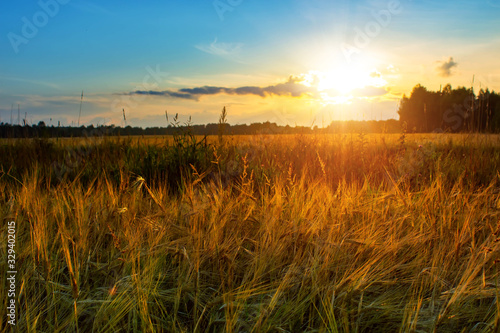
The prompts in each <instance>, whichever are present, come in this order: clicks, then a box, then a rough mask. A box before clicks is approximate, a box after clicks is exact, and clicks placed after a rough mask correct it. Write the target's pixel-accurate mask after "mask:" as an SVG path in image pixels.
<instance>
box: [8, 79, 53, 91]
mask: <svg viewBox="0 0 500 333" xmlns="http://www.w3.org/2000/svg"><path fill="white" fill-rule="evenodd" d="M0 79H1V80H9V81H17V82H23V83H30V84H34V85H37V86H44V87H49V88H52V89H57V90H60V89H61V87H60V86H59V85H57V84H55V83H52V82H48V81H38V80H30V79H23V78H19V77H7V76H1V77H0Z"/></svg>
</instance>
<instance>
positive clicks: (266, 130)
mask: <svg viewBox="0 0 500 333" xmlns="http://www.w3.org/2000/svg"><path fill="white" fill-rule="evenodd" d="M400 128H401V126H400V125H399V122H398V121H397V120H395V119H389V120H384V121H375V120H371V121H354V120H353V121H334V122H332V123H330V125H328V126H327V127H325V128H320V127H318V126H314V127H310V126H293V127H292V126H289V125H286V126H281V125H278V124H276V123H271V122H264V123H253V124H250V125H247V124H241V125H230V124H227V123H226V124H223V130H224V134H228V135H256V134H315V133H316V134H320V133H398V132H400ZM220 130H221V124H220V123H212V124H204V125H194V124H181V125H178V126H172V125H169V126H168V127H148V128H142V127H131V126H126V127H119V126H118V127H117V126H114V125H109V126H97V127H94V126H93V125H89V126H80V127H71V126H46V125H45V123H44V122H42V121H41V122H39V123H38V124H37V125H25V126H21V125H10V124H8V123H0V138H57V137H61V138H64V137H101V136H141V135H175V134H179V133H181V132H184V131H189V132H190V133H192V134H194V135H218V134H219V133H220Z"/></svg>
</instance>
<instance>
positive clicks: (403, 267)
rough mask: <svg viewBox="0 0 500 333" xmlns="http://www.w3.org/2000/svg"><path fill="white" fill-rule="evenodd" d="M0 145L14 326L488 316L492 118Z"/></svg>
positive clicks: (349, 326) (479, 323)
mask: <svg viewBox="0 0 500 333" xmlns="http://www.w3.org/2000/svg"><path fill="white" fill-rule="evenodd" d="M0 156H1V157H0V161H1V162H0V164H1V168H2V169H1V174H0V205H1V206H0V209H1V210H0V212H1V214H2V220H3V223H2V225H1V234H2V238H1V243H2V252H1V253H2V267H6V266H4V263H6V262H7V250H6V249H7V248H8V247H7V222H8V221H15V223H16V229H15V230H16V243H15V254H16V270H17V275H16V299H17V309H16V311H17V312H16V313H17V324H16V326H15V328H16V330H18V331H19V332H126V331H137V332H139V331H141V332H153V331H166V332H168V331H170V332H496V331H498V330H499V329H500V300H499V296H500V277H499V269H500V266H499V264H500V235H499V233H500V173H499V170H500V136H498V135H469V134H453V135H452V134H427V135H423V134H405V133H401V134H397V135H389V134H377V135H365V134H363V133H352V134H325V135H290V136H284V135H256V136H241V137H240V136H230V135H222V133H221V135H220V136H214V137H210V138H208V139H204V138H202V137H195V136H192V135H190V134H189V133H188V132H179V134H178V135H176V136H174V137H171V138H168V139H166V138H162V137H156V138H146V139H143V138H138V137H132V138H126V137H122V138H115V137H113V138H110V137H98V136H97V137H91V138H86V139H65V140H55V139H33V140H23V139H19V140H10V141H9V140H5V141H2V142H1V143H0ZM0 275H1V277H2V280H3V281H6V279H7V277H8V274H7V269H6V268H3V269H2V270H1V272H0ZM7 300H8V296H7V289H6V288H0V302H1V305H0V307H2V308H4V309H5V308H7V305H8V304H7ZM7 320H8V318H7V317H6V316H5V315H2V317H1V318H0V329H1V330H2V331H3V330H6V329H7Z"/></svg>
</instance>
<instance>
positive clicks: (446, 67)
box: [0, 0, 500, 126]
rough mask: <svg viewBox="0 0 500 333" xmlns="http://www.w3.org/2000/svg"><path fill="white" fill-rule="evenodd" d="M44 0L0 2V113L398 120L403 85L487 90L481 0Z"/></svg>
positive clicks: (489, 58) (489, 49)
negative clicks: (339, 111)
mask: <svg viewBox="0 0 500 333" xmlns="http://www.w3.org/2000/svg"><path fill="white" fill-rule="evenodd" d="M47 1H49V0H47ZM50 1H52V0H50ZM50 1H49V2H50ZM54 1H56V0H54ZM219 2H220V1H217V2H214V3H216V4H219ZM42 3H43V4H44V2H43V1H42ZM43 4H42V5H40V4H38V3H37V2H33V3H22V4H21V3H11V2H5V3H3V4H2V5H1V6H2V12H4V13H9V15H7V16H6V17H5V20H4V21H3V22H2V25H1V26H0V33H1V34H2V35H3V36H4V37H5V38H3V39H1V40H0V50H2V51H0V57H1V59H2V62H1V64H3V67H2V68H1V69H0V122H1V121H6V122H8V123H11V122H12V123H16V122H17V118H18V117H17V114H16V112H14V111H15V110H16V109H17V108H18V107H19V109H20V113H21V114H24V113H25V114H26V118H27V121H28V123H37V122H39V121H44V122H45V123H47V124H52V125H54V124H58V123H59V122H60V123H61V124H65V125H71V124H74V125H76V124H78V123H79V122H80V123H81V124H85V125H89V124H94V125H97V124H115V125H122V123H123V119H122V118H123V117H122V110H125V111H126V113H127V114H128V118H129V120H128V122H127V124H129V125H134V126H157V124H159V123H161V124H163V123H164V120H163V119H164V117H163V113H164V110H165V109H168V110H169V111H170V112H172V113H174V114H175V113H179V117H180V119H184V120H186V119H188V117H189V116H192V119H193V121H194V122H195V123H208V122H214V121H216V120H217V117H218V113H219V112H220V110H221V109H222V107H223V106H226V107H227V109H228V114H229V121H230V122H232V123H243V122H245V123H251V122H263V121H268V120H269V116H268V115H269V114H270V113H272V112H280V111H279V110H283V109H286V110H287V112H288V113H289V114H293V118H294V119H293V120H290V121H288V123H296V124H302V125H306V124H310V123H312V122H313V121H314V119H316V118H317V117H319V116H321V115H322V114H324V113H325V112H327V113H328V112H330V111H329V108H330V106H331V105H343V115H342V117H341V118H339V119H363V117H364V116H363V114H364V113H366V112H365V111H364V110H366V108H367V107H368V104H369V108H370V110H374V111H373V114H376V115H378V116H377V118H379V119H389V118H395V119H397V117H398V114H397V107H398V102H399V99H400V98H401V97H402V96H403V94H409V93H410V92H411V90H412V89H413V87H414V86H415V85H416V84H422V85H424V86H425V87H428V88H429V89H433V90H438V89H439V87H441V86H444V85H446V84H448V83H450V84H451V85H452V86H453V87H457V86H465V85H466V86H470V84H471V81H472V77H474V78H475V80H474V83H473V84H474V89H475V90H476V91H478V90H479V89H480V88H481V87H482V88H485V87H488V88H489V89H490V90H497V91H498V90H500V69H498V66H497V56H496V55H498V54H499V53H500V46H499V45H500V44H498V42H497V40H498V33H497V31H500V21H499V20H498V19H497V17H498V14H499V10H500V8H498V6H496V5H493V4H492V2H491V1H479V2H461V3H460V4H457V3H456V2H452V1H442V2H439V4H437V3H432V4H431V3H428V2H425V3H422V2H415V1H389V2H387V3H385V2H373V1H366V0H356V1H332V2H325V1H309V2H304V1H293V2H292V3H289V4H287V5H286V6H284V5H283V4H280V3H265V4H264V3H263V2H260V1H254V2H249V1H241V2H239V1H235V2H229V3H225V2H222V5H221V4H219V5H218V6H215V5H214V4H213V3H212V2H202V1H199V2H195V3H190V4H181V3H176V4H175V5H173V4H171V3H168V2H163V3H156V4H155V5H142V4H129V5H127V6H124V5H123V4H122V3H121V2H118V1H108V2H106V3H105V4H104V3H98V2H93V1H88V0H85V1H84V0H73V1H71V2H67V3H66V2H64V3H59V2H57V1H56V3H55V5H54V4H53V3H52V2H51V4H52V5H51V6H52V7H47V6H45V5H43ZM48 11H49V12H48ZM124 17H126V18H127V19H126V20H124V19H123V18H124ZM42 19H43V20H42ZM130 22H134V23H133V24H130ZM423 22H425V24H423ZM464 22H474V24H470V25H464V24H463V23H464ZM175 31H178V33H177V32H175ZM82 90H83V91H84V97H83V102H82V101H81V98H80V97H81V93H82ZM80 102H82V112H81V116H80V112H79V111H80ZM11 113H13V114H14V115H13V116H12V118H13V119H12V121H11ZM79 118H80V119H79ZM283 124H285V122H283Z"/></svg>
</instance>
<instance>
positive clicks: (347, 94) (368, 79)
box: [304, 66, 387, 104]
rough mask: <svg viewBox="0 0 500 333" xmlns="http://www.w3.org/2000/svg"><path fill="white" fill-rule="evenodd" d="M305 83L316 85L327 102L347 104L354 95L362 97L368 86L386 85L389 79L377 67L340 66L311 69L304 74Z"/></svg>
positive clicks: (378, 86)
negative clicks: (383, 76) (322, 69)
mask: <svg viewBox="0 0 500 333" xmlns="http://www.w3.org/2000/svg"><path fill="white" fill-rule="evenodd" d="M304 84H306V85H308V86H311V87H312V86H314V87H316V89H317V91H318V93H319V95H320V96H321V99H322V100H323V102H325V103H334V104H346V103H349V102H350V101H351V100H352V99H353V98H354V97H362V94H363V89H364V88H367V87H376V88H380V87H384V86H386V85H387V81H385V80H384V79H383V78H382V75H381V74H380V73H379V72H378V71H377V70H376V69H375V68H372V69H366V68H361V67H354V66H351V67H348V66H345V67H338V68H333V69H329V70H326V71H319V70H311V71H309V72H308V73H307V74H306V75H305V76H304Z"/></svg>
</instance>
